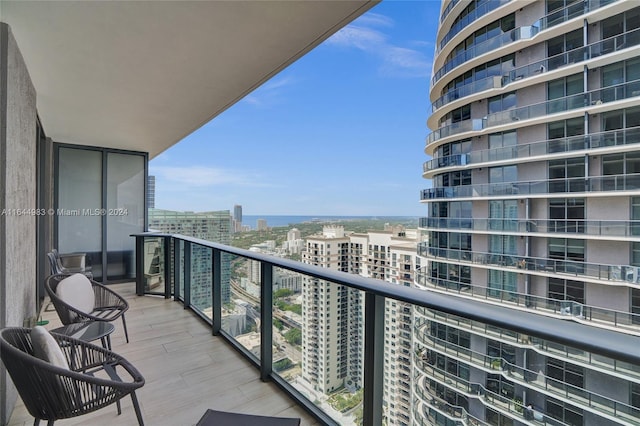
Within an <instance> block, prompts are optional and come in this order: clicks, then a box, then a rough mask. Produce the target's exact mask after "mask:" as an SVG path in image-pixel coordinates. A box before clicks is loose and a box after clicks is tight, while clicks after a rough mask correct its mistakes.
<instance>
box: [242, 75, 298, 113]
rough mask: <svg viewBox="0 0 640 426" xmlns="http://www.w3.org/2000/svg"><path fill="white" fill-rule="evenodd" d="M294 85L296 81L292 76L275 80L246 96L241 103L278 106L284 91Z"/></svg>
mask: <svg viewBox="0 0 640 426" xmlns="http://www.w3.org/2000/svg"><path fill="white" fill-rule="evenodd" d="M292 84H295V79H294V78H292V77H291V76H285V77H277V78H273V79H271V80H269V81H267V82H266V83H264V84H263V85H262V86H260V87H258V88H257V89H256V90H254V91H253V92H251V93H250V94H248V95H247V96H245V97H244V98H243V99H242V101H241V102H247V103H249V104H251V105H255V106H267V105H273V104H277V103H278V102H279V101H280V98H281V95H282V89H284V88H285V87H288V86H290V85H292Z"/></svg>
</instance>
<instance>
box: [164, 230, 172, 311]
mask: <svg viewBox="0 0 640 426" xmlns="http://www.w3.org/2000/svg"><path fill="white" fill-rule="evenodd" d="M162 243H163V244H162V246H163V250H164V259H163V262H164V277H163V279H164V298H165V299H170V298H171V237H170V236H166V237H162Z"/></svg>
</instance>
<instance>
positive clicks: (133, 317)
mask: <svg viewBox="0 0 640 426" xmlns="http://www.w3.org/2000/svg"><path fill="white" fill-rule="evenodd" d="M110 288H112V289H114V290H115V291H117V292H118V293H120V294H121V295H123V296H124V297H125V298H126V299H127V301H128V302H129V306H130V308H129V310H128V311H127V325H128V329H129V336H130V343H126V342H125V336H124V332H123V331H122V327H119V326H118V325H117V326H116V330H115V332H114V333H113V334H112V335H111V343H112V345H113V350H114V351H115V352H117V353H118V354H120V355H122V356H124V357H125V358H126V359H127V360H128V361H130V362H131V363H132V364H134V365H135V366H136V367H137V368H138V369H139V370H140V371H141V372H142V374H143V376H144V378H145V380H146V383H145V385H144V386H143V387H142V388H141V389H140V390H139V391H138V392H137V394H138V400H139V402H140V406H141V409H142V414H143V417H144V420H145V424H148V425H154V426H156V425H157V426H163V425H166V426H175V425H193V424H196V423H197V421H198V419H199V418H200V417H201V416H202V415H203V414H204V412H205V411H206V410H207V409H209V408H212V409H218V410H223V411H232V412H241V413H248V414H257V415H265V416H280V417H300V418H301V419H302V422H301V424H302V425H315V424H317V420H316V419H315V418H314V417H313V416H311V415H310V414H309V413H308V412H307V411H305V410H304V408H302V406H301V405H300V404H298V403H297V402H296V401H295V400H292V399H291V398H290V397H289V396H288V395H287V394H286V393H285V392H283V391H282V390H281V389H280V388H279V387H278V386H277V385H276V384H275V383H267V382H263V381H261V380H260V371H259V370H258V369H257V368H255V366H254V365H252V363H251V362H250V361H249V360H247V359H246V358H245V357H243V356H242V355H240V354H239V353H238V352H237V351H236V350H235V349H234V348H233V347H232V346H230V345H229V344H227V343H225V339H224V338H223V337H220V336H212V335H211V327H210V326H208V325H207V324H206V323H205V322H203V321H202V320H201V319H200V318H199V317H198V316H196V315H193V313H192V312H190V311H188V310H185V309H183V307H182V306H181V305H180V304H179V303H175V302H173V301H171V300H168V299H164V298H158V297H139V296H136V295H135V285H134V283H127V284H115V285H113V286H111V287H110ZM45 306H46V303H45ZM42 314H43V315H42V318H43V319H45V320H49V324H48V325H47V326H46V327H47V328H48V329H53V328H56V327H58V326H61V325H62V324H61V323H60V320H59V318H58V316H57V314H56V313H55V311H50V310H45V311H44V312H43V313H42ZM7 380H10V379H7ZM122 406H123V407H122V414H121V415H117V413H116V409H115V406H109V407H106V408H104V409H102V410H99V411H96V412H94V413H91V414H88V415H85V416H82V417H78V418H76V419H75V420H73V419H72V420H67V421H64V420H61V421H56V425H57V424H58V423H59V424H60V425H71V424H74V425H80V424H84V425H109V424H111V425H134V424H138V423H137V421H136V416H135V413H134V410H133V407H132V406H131V401H130V399H124V400H122ZM25 424H29V425H31V424H33V417H31V416H30V415H29V413H28V412H27V411H26V408H25V407H24V405H23V404H22V402H21V401H20V400H18V404H17V405H16V407H15V409H14V411H13V415H12V416H11V420H10V421H9V423H8V426H18V425H20V426H22V425H25Z"/></svg>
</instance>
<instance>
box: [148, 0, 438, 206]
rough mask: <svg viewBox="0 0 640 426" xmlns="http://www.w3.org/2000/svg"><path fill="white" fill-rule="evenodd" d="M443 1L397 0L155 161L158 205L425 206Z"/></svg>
mask: <svg viewBox="0 0 640 426" xmlns="http://www.w3.org/2000/svg"><path fill="white" fill-rule="evenodd" d="M439 10H440V2H439V1H435V0H433V1H394V0H386V1H383V2H382V3H380V4H379V5H377V6H375V7H374V8H373V9H371V10H370V11H369V12H368V13H366V14H365V15H363V16H361V17H360V18H358V19H357V20H355V21H354V22H352V23H351V24H350V25H348V26H347V27H345V28H343V29H342V30H340V31H339V32H338V33H336V34H335V35H333V36H332V37H331V38H330V39H328V40H327V41H325V42H324V43H323V44H322V45H320V46H318V47H317V48H316V49H314V50H313V51H311V52H310V53H308V54H307V55H305V56H304V57H303V58H301V59H300V60H298V61H297V62H295V63H294V64H292V65H291V66H289V67H288V68H286V69H285V70H283V71H282V72H281V73H279V74H278V75H276V76H275V77H273V78H272V79H271V80H269V81H268V82H266V83H265V84H264V85H262V86H261V87H260V88H258V89H257V90H255V91H254V92H253V93H251V94H250V95H249V96H247V97H246V98H245V99H243V100H242V101H240V102H239V103H237V104H236V105H234V106H232V107H231V108H229V109H228V110H227V111H225V112H224V113H222V114H221V115H219V116H218V117H216V118H215V119H213V120H212V121H211V122H209V123H208V124H206V125H205V126H203V127H202V128H200V129H199V130H197V131H196V132H194V133H193V134H191V135H190V136H188V137H186V138H185V139H184V140H182V141H181V142H179V143H178V144H176V145H174V146H173V147H172V148H170V149H168V150H167V151H165V152H164V153H162V154H161V155H159V156H158V157H156V158H154V159H153V160H151V161H150V166H149V174H151V175H155V176H156V207H157V208H164V209H170V210H192V211H206V210H228V209H232V208H233V205H234V204H241V205H242V206H243V212H244V214H247V215H312V216H314V215H365V216H367V215H377V216H382V215H400V216H426V207H425V206H424V205H422V204H420V201H419V191H420V190H421V189H423V188H426V187H428V186H430V184H429V182H428V181H427V180H425V179H423V178H422V176H421V174H422V164H423V163H424V162H425V161H426V160H427V159H428V157H427V156H426V155H425V154H424V151H423V149H424V144H425V137H426V136H427V134H428V129H427V127H426V119H427V117H428V113H429V111H430V104H429V80H430V75H431V61H432V58H433V52H434V39H435V31H436V26H437V19H438V18H437V17H438V13H439Z"/></svg>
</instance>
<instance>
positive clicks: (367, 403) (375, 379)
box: [362, 292, 385, 426]
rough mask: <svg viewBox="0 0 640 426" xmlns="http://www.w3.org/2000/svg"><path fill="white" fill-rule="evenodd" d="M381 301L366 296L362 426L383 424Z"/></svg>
mask: <svg viewBox="0 0 640 426" xmlns="http://www.w3.org/2000/svg"><path fill="white" fill-rule="evenodd" d="M384 301H385V298H384V297H383V296H379V295H376V294H373V293H368V292H367V293H365V305H364V394H363V401H362V412H363V417H362V424H363V425H364V426H379V425H381V424H382V399H383V398H382V397H383V387H384V384H383V379H384V374H383V373H384V371H383V370H384V315H385V313H384Z"/></svg>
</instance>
